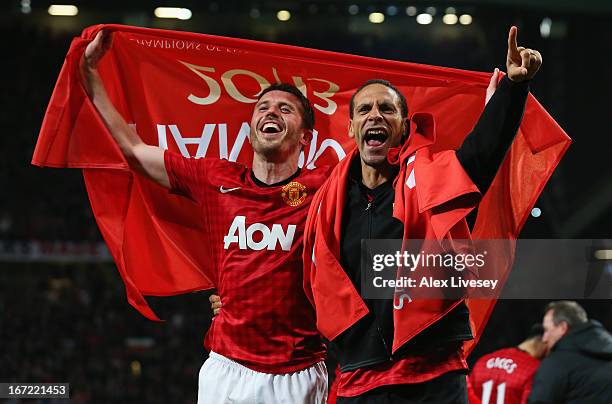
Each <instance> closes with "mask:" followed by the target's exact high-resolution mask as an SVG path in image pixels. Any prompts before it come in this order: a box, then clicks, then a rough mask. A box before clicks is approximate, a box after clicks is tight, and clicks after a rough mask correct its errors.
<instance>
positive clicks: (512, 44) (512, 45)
mask: <svg viewBox="0 0 612 404" xmlns="http://www.w3.org/2000/svg"><path fill="white" fill-rule="evenodd" d="M517 32H518V28H516V27H515V26H514V25H513V26H512V27H510V32H509V33H508V52H510V54H511V55H512V56H518V55H519V50H518V45H517V43H516V36H517Z"/></svg>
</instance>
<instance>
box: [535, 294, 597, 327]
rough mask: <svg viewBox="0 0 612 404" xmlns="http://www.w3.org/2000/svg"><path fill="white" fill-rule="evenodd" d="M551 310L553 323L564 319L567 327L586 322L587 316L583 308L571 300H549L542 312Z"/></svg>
mask: <svg viewBox="0 0 612 404" xmlns="http://www.w3.org/2000/svg"><path fill="white" fill-rule="evenodd" d="M550 310H552V319H553V323H554V324H555V325H559V324H560V323H561V322H562V321H565V322H566V323H567V325H568V327H569V328H572V327H573V326H575V325H578V324H583V323H586V322H587V321H588V320H589V318H588V317H587V313H586V311H585V310H584V308H583V307H582V306H581V305H579V304H578V303H576V302H575V301H573V300H558V301H556V302H550V303H548V304H547V305H546V308H545V309H544V314H546V313H548V312H549V311H550Z"/></svg>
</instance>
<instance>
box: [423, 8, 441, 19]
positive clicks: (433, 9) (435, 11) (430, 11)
mask: <svg viewBox="0 0 612 404" xmlns="http://www.w3.org/2000/svg"><path fill="white" fill-rule="evenodd" d="M425 12H426V13H427V14H431V15H432V17H433V16H434V15H436V13H437V12H438V10H436V8H435V7H427V8H426V9H425Z"/></svg>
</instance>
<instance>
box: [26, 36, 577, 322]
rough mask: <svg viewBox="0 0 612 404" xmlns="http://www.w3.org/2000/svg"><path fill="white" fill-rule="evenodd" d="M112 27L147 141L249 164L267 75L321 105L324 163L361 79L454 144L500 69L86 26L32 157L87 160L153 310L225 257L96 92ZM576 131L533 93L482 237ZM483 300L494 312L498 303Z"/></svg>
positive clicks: (118, 246)
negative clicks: (150, 170) (150, 176)
mask: <svg viewBox="0 0 612 404" xmlns="http://www.w3.org/2000/svg"><path fill="white" fill-rule="evenodd" d="M103 28H104V29H107V30H110V31H112V32H113V43H112V47H111V49H110V50H109V53H108V55H106V56H105V58H104V59H103V60H102V62H101V65H100V74H101V76H102V78H103V80H104V83H105V85H106V87H107V90H108V92H109V95H110V97H111V99H112V101H113V103H114V104H115V105H116V106H117V109H118V110H119V112H120V113H121V114H122V116H123V117H124V118H125V119H126V121H127V122H128V123H130V124H133V125H135V129H136V131H137V132H138V134H139V135H140V136H141V138H142V139H143V140H144V141H145V142H146V143H148V144H153V145H158V146H160V147H163V148H167V149H170V150H172V151H175V152H179V153H182V154H183V155H185V156H197V157H204V156H214V157H222V158H228V159H229V160H232V161H239V162H242V163H245V164H250V161H251V158H252V151H251V149H250V147H249V146H248V145H247V143H248V122H249V120H250V116H251V112H252V108H253V102H254V100H255V98H256V94H257V93H258V92H259V91H260V90H261V89H262V88H263V87H265V86H266V85H267V84H269V83H274V82H277V81H283V82H290V83H293V84H295V85H297V86H298V87H299V88H300V89H301V90H302V91H304V92H305V93H306V95H307V96H308V98H309V99H310V100H311V102H312V103H313V104H314V106H315V110H316V120H317V124H316V131H315V136H314V138H313V142H312V143H311V145H310V146H308V147H307V148H306V149H305V150H304V156H303V158H302V162H303V163H305V164H306V165H308V167H309V168H314V167H315V166H320V165H323V164H335V163H337V162H338V161H339V160H341V159H342V158H343V157H344V156H345V154H346V153H347V151H349V150H351V149H352V140H351V139H349V138H348V136H347V129H346V128H347V122H348V101H349V98H350V96H351V94H352V93H353V91H354V90H355V89H356V88H357V87H358V86H359V85H360V84H362V83H363V82H364V81H365V80H367V79H371V78H376V77H380V78H385V79H388V80H390V81H391V82H393V83H394V84H395V85H397V86H398V87H399V88H400V89H401V90H402V91H403V92H404V93H405V94H406V96H407V99H408V102H409V105H410V109H411V111H420V112H427V113H430V114H432V115H433V116H434V117H435V121H436V127H437V132H438V136H439V137H438V140H437V141H436V143H435V145H434V146H433V149H435V150H442V149H448V148H453V147H457V146H458V145H459V144H460V143H461V141H462V140H463V138H464V137H465V136H466V135H467V134H468V133H469V131H470V129H471V128H472V126H473V125H474V123H475V122H476V120H477V118H478V116H479V115H480V112H481V111H482V108H483V105H484V95H485V89H486V86H487V84H488V80H489V76H490V75H489V74H488V73H477V72H468V71H462V70H458V69H449V68H442V67H435V66H425V65H418V64H411V63H403V62H395V61H388V60H380V59H373V58H366V57H360V56H354V55H347V54H340V53H333V52H326V51H319V50H314V49H305V48H299V47H293V46H287V45H279V44H272V43H263V42H255V41H250V40H243V39H233V38H222V37H215V36H210V35H203V34H194V33H187V32H175V31H165V30H157V29H146V28H136V27H128V26H120V25H98V26H93V27H90V28H88V29H86V30H84V31H83V33H82V35H81V36H80V37H78V38H75V39H74V41H73V42H72V44H71V47H70V50H69V51H68V54H67V56H66V60H65V63H64V66H63V67H62V70H61V72H60V75H59V78H58V81H57V83H56V87H55V90H54V92H53V95H52V97H51V100H50V102H49V106H48V109H47V113H46V115H45V119H44V121H43V124H42V128H41V131H40V135H39V139H38V143H37V145H36V149H35V151H34V156H33V158H32V163H33V164H35V165H39V166H47V167H70V168H81V169H83V171H84V178H85V182H86V185H87V192H88V194H89V198H90V202H91V206H92V209H93V212H94V215H95V217H96V220H97V222H98V225H99V227H100V231H101V233H102V236H103V237H104V239H105V241H106V243H107V245H108V247H109V250H110V251H111V254H112V256H113V258H114V260H115V262H116V264H117V267H118V269H119V271H120V273H121V276H122V278H123V280H124V282H125V284H126V289H127V295H128V300H129V302H130V304H132V305H133V306H134V307H135V308H137V309H138V310H139V311H140V312H141V313H142V314H143V315H145V316H147V317H148V318H151V319H157V316H156V315H155V313H153V311H152V310H151V309H150V308H149V307H148V305H147V303H146V300H145V299H144V297H143V296H146V295H159V296H163V295H173V294H178V293H185V292H189V291H194V290H203V289H208V288H212V287H214V286H215V285H214V281H215V279H216V274H217V273H218V270H219V269H218V268H213V267H211V266H210V265H209V262H210V260H208V259H207V257H208V254H209V252H208V248H207V239H206V234H205V232H204V231H203V229H202V225H201V223H200V221H199V219H198V210H197V207H196V205H195V204H194V203H192V202H191V201H189V200H186V199H184V198H180V197H178V196H175V195H170V194H168V193H167V192H166V191H165V190H163V189H161V188H160V187H158V186H156V185H155V184H152V183H150V182H149V181H147V180H144V179H142V178H140V177H138V176H135V175H134V174H133V173H132V172H131V171H130V170H129V168H128V166H127V164H126V162H125V160H124V159H123V157H122V156H121V153H120V152H119V150H118V148H117V146H116V145H115V144H114V142H113V140H112V138H111V136H110V134H109V133H108V131H107V130H106V128H105V127H104V125H103V123H102V121H101V120H100V118H99V116H98V114H97V112H96V111H95V109H94V107H93V106H92V104H91V103H90V102H89V100H88V98H87V97H86V94H85V92H84V89H83V88H82V85H81V82H80V79H79V72H78V61H79V59H80V57H81V55H82V53H83V50H84V48H85V46H86V45H87V44H88V43H89V41H91V40H92V39H93V38H94V36H95V34H96V33H97V32H98V31H99V30H100V29H103ZM569 144H570V140H569V138H568V137H567V135H566V134H565V133H564V132H563V130H562V129H561V128H559V126H558V125H557V124H556V123H555V122H554V121H553V120H552V118H551V117H550V116H549V115H548V114H547V113H546V112H545V111H544V109H543V108H542V107H541V106H540V105H539V104H538V103H537V101H536V100H535V99H534V98H533V97H531V96H530V99H529V101H528V105H527V110H526V113H525V118H524V121H523V125H522V126H521V130H520V133H519V135H518V137H517V139H516V141H515V142H514V144H513V146H512V149H511V152H510V154H509V157H508V158H507V159H506V161H505V162H504V166H503V168H502V170H501V171H500V173H499V175H498V176H497V178H496V180H495V181H494V183H493V185H492V187H491V189H490V191H489V192H487V195H485V196H484V198H483V201H482V203H481V208H480V210H479V217H478V221H477V229H479V230H477V231H475V232H474V233H475V236H476V235H477V236H481V237H489V238H512V237H513V236H515V235H516V234H517V232H518V230H519V229H520V227H521V226H522V225H523V223H524V222H525V220H526V218H527V215H528V213H529V210H530V209H531V207H532V206H533V204H534V203H535V201H536V199H537V196H538V195H539V193H540V192H541V190H542V188H543V187H544V185H545V183H546V181H547V179H548V178H549V177H550V175H551V174H552V172H553V170H554V168H555V166H556V165H557V164H558V162H559V160H560V159H561V157H562V156H563V154H564V152H565V151H566V149H567V147H568V146H569ZM433 149H432V150H433ZM525 173H530V174H529V175H526V174H525ZM497 212H504V213H503V215H499V214H498V213H497ZM474 313H475V315H476V316H481V317H482V318H485V317H487V316H488V314H489V313H490V309H486V310H484V311H482V312H479V311H477V310H476V311H475V312H474Z"/></svg>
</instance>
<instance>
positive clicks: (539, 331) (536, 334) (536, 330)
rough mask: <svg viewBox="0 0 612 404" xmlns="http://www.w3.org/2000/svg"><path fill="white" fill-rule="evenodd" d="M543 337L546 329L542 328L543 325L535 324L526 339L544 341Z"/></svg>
mask: <svg viewBox="0 0 612 404" xmlns="http://www.w3.org/2000/svg"><path fill="white" fill-rule="evenodd" d="M542 335H544V327H543V326H542V323H535V324H533V325H532V326H531V328H530V329H529V333H527V337H526V338H525V339H526V340H528V339H533V338H537V339H542Z"/></svg>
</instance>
